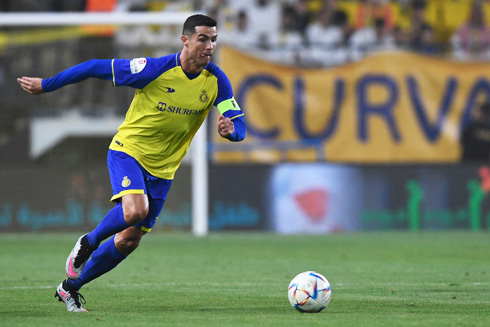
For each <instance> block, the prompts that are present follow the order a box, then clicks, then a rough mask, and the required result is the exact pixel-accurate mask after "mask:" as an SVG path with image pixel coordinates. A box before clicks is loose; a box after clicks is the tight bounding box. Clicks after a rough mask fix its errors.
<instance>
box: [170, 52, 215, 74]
mask: <svg viewBox="0 0 490 327" xmlns="http://www.w3.org/2000/svg"><path fill="white" fill-rule="evenodd" d="M181 53H182V51H181V52H179V53H177V54H176V55H175V56H176V57H175V60H176V63H177V66H180V68H182V65H181V63H180V54H181ZM206 67H207V66H205V67H204V68H203V69H206ZM182 71H183V72H184V74H185V76H187V78H188V79H194V78H196V77H199V75H201V72H202V70H201V71H200V72H199V73H197V74H191V73H188V72H186V71H185V70H184V69H182Z"/></svg>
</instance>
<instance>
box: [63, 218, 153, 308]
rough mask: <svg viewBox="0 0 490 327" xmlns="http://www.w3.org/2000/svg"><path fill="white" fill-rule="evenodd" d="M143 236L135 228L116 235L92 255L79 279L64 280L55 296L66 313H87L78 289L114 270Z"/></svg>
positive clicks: (141, 232)
mask: <svg viewBox="0 0 490 327" xmlns="http://www.w3.org/2000/svg"><path fill="white" fill-rule="evenodd" d="M145 234H146V232H144V231H142V230H141V229H140V228H138V227H135V226H132V227H129V228H127V229H125V230H123V231H122V232H119V233H117V234H116V235H115V236H114V237H112V238H111V239H110V240H108V241H107V242H105V243H103V244H102V245H101V246H100V247H99V248H98V249H97V250H96V251H95V252H94V253H93V255H92V257H91V258H90V260H88V262H87V264H86V266H85V269H84V270H83V272H82V274H81V275H80V278H78V279H77V280H71V279H66V280H64V281H63V282H62V283H61V284H60V285H59V286H58V288H57V289H56V293H55V296H56V297H58V299H59V300H60V301H62V302H64V303H65V304H66V308H67V310H68V311H74V312H78V311H87V310H85V309H84V308H83V307H82V304H81V302H80V297H81V298H82V299H83V300H85V299H84V298H83V296H81V294H80V293H79V292H78V291H79V290H80V288H81V287H82V286H83V285H85V284H87V283H89V282H91V281H92V280H94V279H95V278H98V277H100V276H102V275H103V274H105V273H107V272H109V271H111V270H112V269H114V268H115V267H116V266H117V265H118V264H119V263H121V261H123V260H124V259H126V257H127V256H128V255H129V254H130V253H131V252H133V251H134V250H135V249H136V248H137V247H138V246H139V244H140V241H141V238H142V237H143V235H145Z"/></svg>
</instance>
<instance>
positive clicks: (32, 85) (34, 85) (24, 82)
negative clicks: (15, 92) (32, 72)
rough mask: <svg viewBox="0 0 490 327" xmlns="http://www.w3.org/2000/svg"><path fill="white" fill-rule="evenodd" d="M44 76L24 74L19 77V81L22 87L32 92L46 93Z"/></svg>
mask: <svg viewBox="0 0 490 327" xmlns="http://www.w3.org/2000/svg"><path fill="white" fill-rule="evenodd" d="M42 81H43V79H42V78H39V77H26V76H23V77H21V78H17V83H19V84H20V87H21V88H22V89H23V90H24V91H26V92H27V93H30V94H41V93H44V90H43V86H42Z"/></svg>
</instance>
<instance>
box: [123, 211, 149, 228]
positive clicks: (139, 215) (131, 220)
mask: <svg viewBox="0 0 490 327" xmlns="http://www.w3.org/2000/svg"><path fill="white" fill-rule="evenodd" d="M125 209H126V208H125ZM147 215H148V208H147V207H146V208H145V207H130V208H128V209H126V210H124V220H125V221H126V223H127V224H128V225H131V226H133V225H136V224H137V223H139V222H140V221H142V220H143V219H145V218H146V216H147Z"/></svg>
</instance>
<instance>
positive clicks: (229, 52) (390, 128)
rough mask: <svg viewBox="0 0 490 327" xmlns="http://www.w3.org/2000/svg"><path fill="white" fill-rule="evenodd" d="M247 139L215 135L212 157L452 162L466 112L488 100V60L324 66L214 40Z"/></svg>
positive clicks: (374, 60) (402, 58)
mask: <svg viewBox="0 0 490 327" xmlns="http://www.w3.org/2000/svg"><path fill="white" fill-rule="evenodd" d="M220 58H221V62H220V67H221V68H222V69H223V70H224V71H225V72H226V74H227V76H228V77H229V78H230V81H231V83H232V85H233V88H234V94H235V99H236V100H237V102H238V103H239V105H240V106H241V108H242V110H243V111H244V112H245V118H246V122H247V139H246V140H245V141H244V142H243V144H233V145H230V144H226V143H224V142H223V141H222V140H219V138H218V137H217V138H216V139H215V142H214V144H215V145H216V147H215V149H216V152H215V153H214V154H215V158H216V159H217V160H219V161H256V162H275V161H279V160H291V161H312V160H313V161H314V160H319V161H324V160H327V161H334V162H357V163H410V162H412V163H417V162H456V161H458V160H459V157H460V151H461V150H460V145H459V134H460V128H461V126H462V124H463V122H467V121H468V120H469V119H470V111H471V109H472V107H473V106H474V105H476V104H477V103H479V102H480V101H482V100H486V99H489V100H490V81H489V79H488V77H487V74H488V72H490V64H487V63H481V64H468V63H459V62H453V61H450V60H443V59H440V58H433V57H425V56H420V55H417V54H412V53H407V52H394V53H380V54H375V55H372V56H369V57H367V58H365V59H364V60H362V61H360V62H356V63H352V64H348V65H345V66H341V67H336V68H329V69H300V68H292V67H287V66H282V65H277V64H273V63H270V62H266V61H263V60H260V59H258V58H255V57H252V56H249V55H246V54H244V53H241V52H239V51H237V50H234V49H231V48H228V47H222V48H221V52H220Z"/></svg>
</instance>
